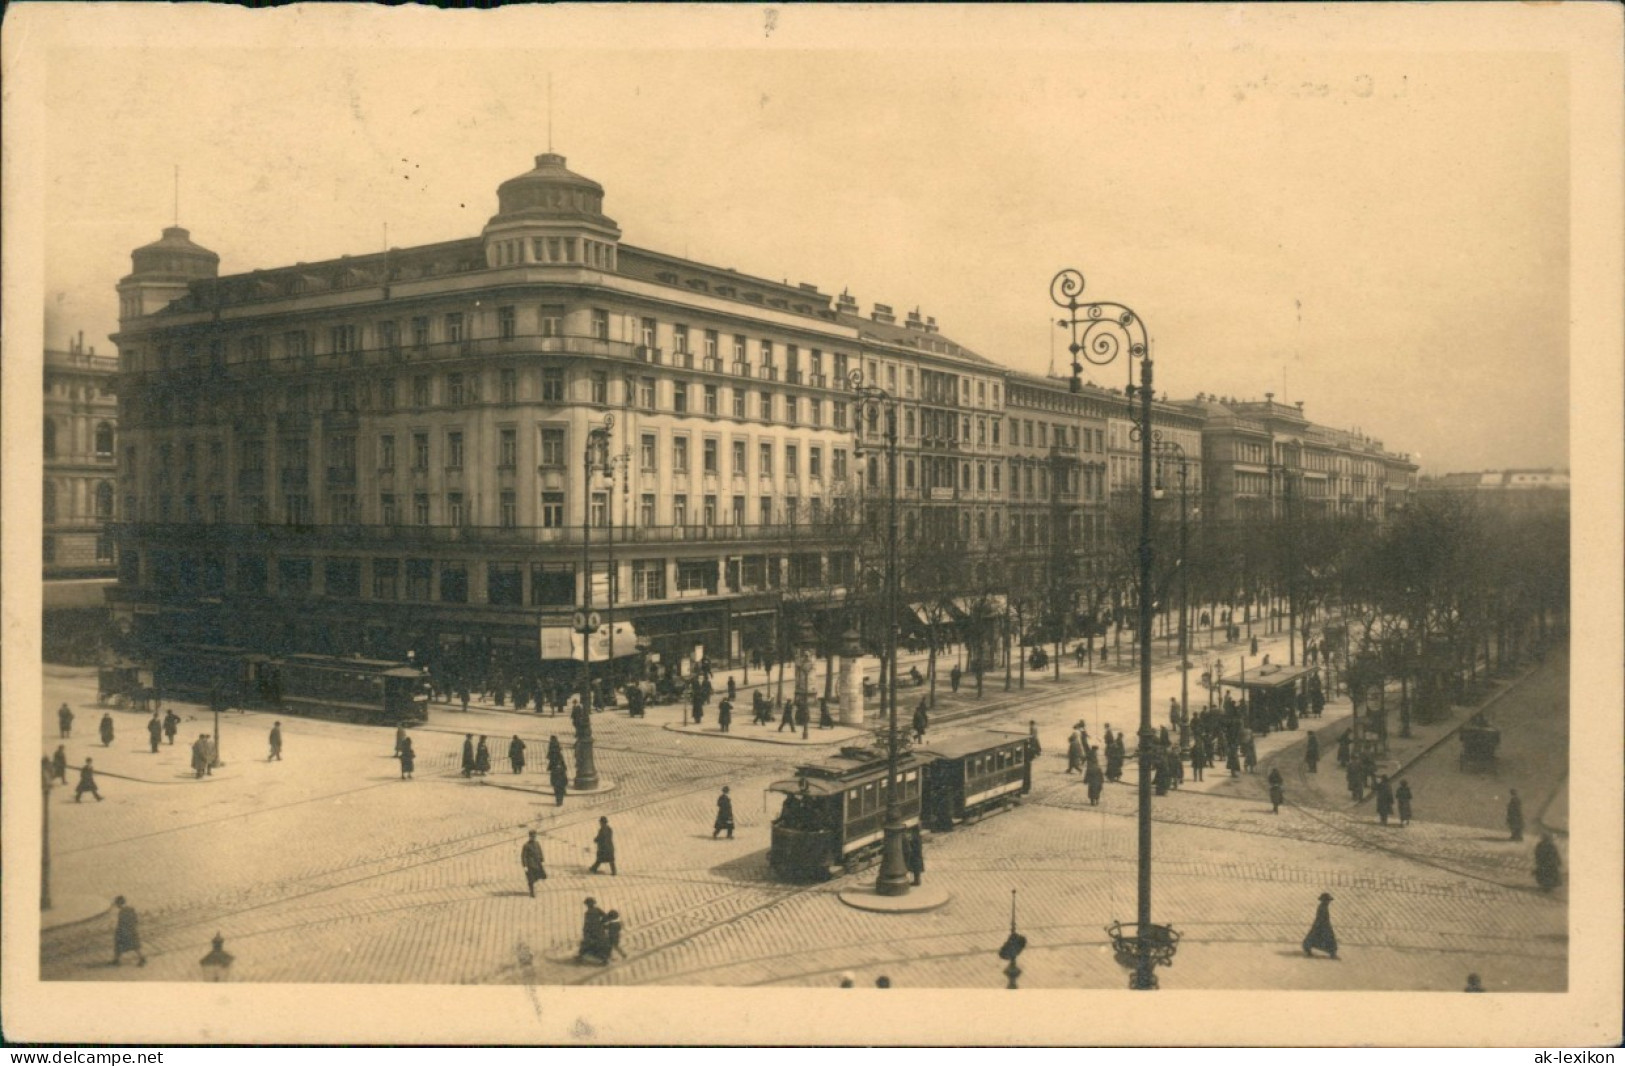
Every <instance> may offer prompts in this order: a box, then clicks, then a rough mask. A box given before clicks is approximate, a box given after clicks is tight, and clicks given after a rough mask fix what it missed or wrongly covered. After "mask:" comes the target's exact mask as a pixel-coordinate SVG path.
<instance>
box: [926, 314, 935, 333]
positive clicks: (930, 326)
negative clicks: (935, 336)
mask: <svg viewBox="0 0 1625 1066" xmlns="http://www.w3.org/2000/svg"><path fill="white" fill-rule="evenodd" d="M925 331H926V332H927V333H935V332H936V331H937V320H936V319H935V318H933V317H932V316H930V315H926V316H925Z"/></svg>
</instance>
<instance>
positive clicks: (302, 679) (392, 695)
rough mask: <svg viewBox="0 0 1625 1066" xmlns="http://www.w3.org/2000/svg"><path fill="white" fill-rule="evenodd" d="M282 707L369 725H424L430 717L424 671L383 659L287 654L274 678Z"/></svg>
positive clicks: (274, 691) (292, 712) (274, 690)
mask: <svg viewBox="0 0 1625 1066" xmlns="http://www.w3.org/2000/svg"><path fill="white" fill-rule="evenodd" d="M270 685H271V687H272V689H273V693H274V696H275V699H276V702H278V703H279V704H280V705H281V708H282V710H284V711H286V712H287V713H289V714H301V715H306V716H309V717H312V718H336V719H338V720H340V721H345V722H361V723H365V724H368V725H390V726H396V725H420V724H422V723H423V722H426V721H428V720H429V688H428V685H427V684H426V683H425V678H424V674H423V671H422V670H420V669H418V668H417V667H415V666H408V665H406V664H405V663H399V662H391V661H388V660H383V659H345V658H338V657H334V656H328V655H289V656H285V657H283V658H281V659H277V660H276V661H275V663H274V675H273V677H272V678H271V680H270Z"/></svg>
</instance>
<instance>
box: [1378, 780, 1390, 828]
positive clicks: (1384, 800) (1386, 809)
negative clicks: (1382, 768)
mask: <svg viewBox="0 0 1625 1066" xmlns="http://www.w3.org/2000/svg"><path fill="white" fill-rule="evenodd" d="M1393 813H1394V786H1393V785H1390V784H1389V783H1388V779H1387V778H1386V777H1384V778H1382V779H1380V780H1379V781H1378V782H1377V820H1378V821H1380V822H1382V824H1383V825H1387V824H1388V818H1389V816H1390V815H1392V814H1393Z"/></svg>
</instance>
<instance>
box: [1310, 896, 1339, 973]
mask: <svg viewBox="0 0 1625 1066" xmlns="http://www.w3.org/2000/svg"><path fill="white" fill-rule="evenodd" d="M1316 949H1319V950H1321V951H1324V952H1325V953H1326V954H1328V955H1330V956H1331V957H1332V958H1334V959H1335V958H1337V934H1336V933H1335V932H1333V931H1332V894H1331V893H1330V892H1322V893H1321V894H1320V906H1319V908H1317V909H1316V911H1315V924H1314V925H1311V926H1310V927H1309V935H1308V936H1306V937H1304V938H1303V953H1304V954H1305V955H1313V954H1314V953H1315V950H1316Z"/></svg>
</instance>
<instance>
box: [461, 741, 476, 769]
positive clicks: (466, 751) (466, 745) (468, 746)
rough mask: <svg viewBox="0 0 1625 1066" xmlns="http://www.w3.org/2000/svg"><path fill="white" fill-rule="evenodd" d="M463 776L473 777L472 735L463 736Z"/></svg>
mask: <svg viewBox="0 0 1625 1066" xmlns="http://www.w3.org/2000/svg"><path fill="white" fill-rule="evenodd" d="M463 776H464V777H473V776H474V734H473V733H464V734H463Z"/></svg>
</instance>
